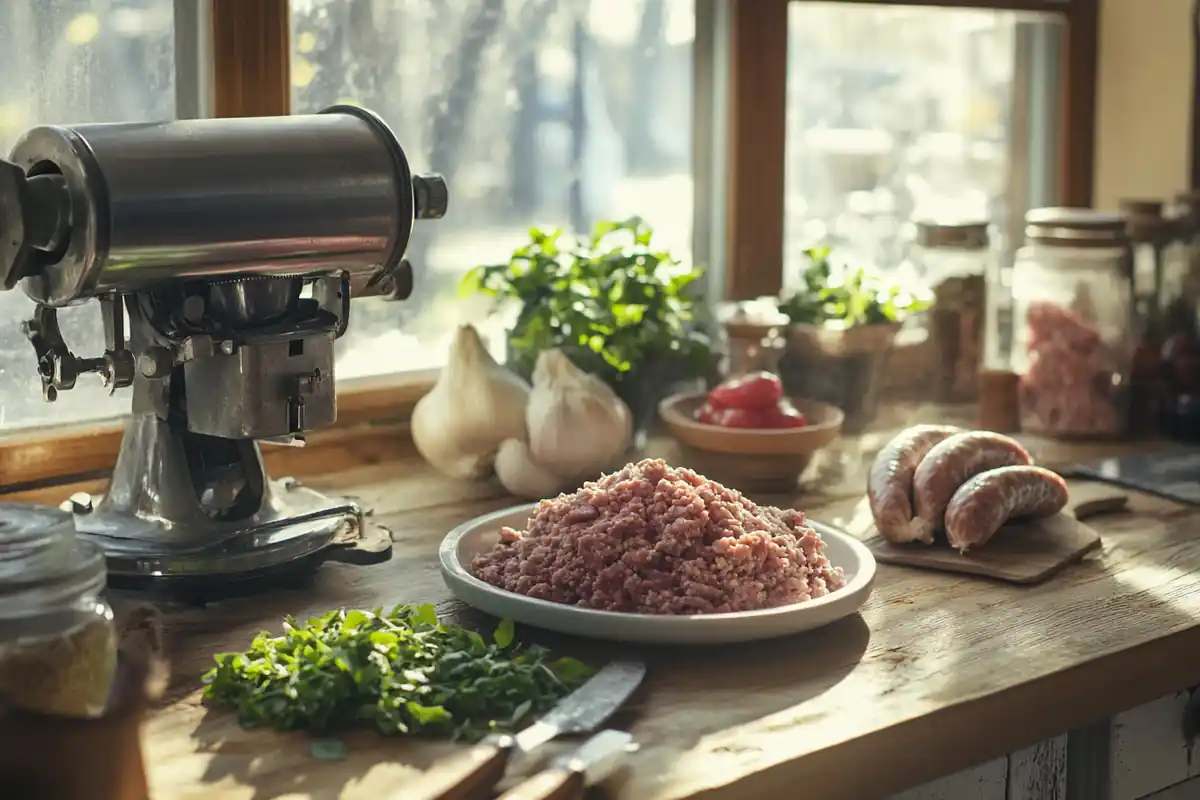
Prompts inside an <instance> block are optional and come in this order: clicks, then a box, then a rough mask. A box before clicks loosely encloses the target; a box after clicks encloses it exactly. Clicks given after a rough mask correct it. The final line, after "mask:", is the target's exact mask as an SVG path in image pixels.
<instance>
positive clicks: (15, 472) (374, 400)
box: [0, 370, 437, 495]
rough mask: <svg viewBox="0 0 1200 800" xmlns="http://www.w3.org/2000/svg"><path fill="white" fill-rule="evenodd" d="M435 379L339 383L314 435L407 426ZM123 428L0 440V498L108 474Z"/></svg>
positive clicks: (51, 431)
mask: <svg viewBox="0 0 1200 800" xmlns="http://www.w3.org/2000/svg"><path fill="white" fill-rule="evenodd" d="M436 378H437V370H419V371H413V372H409V373H404V374H402V375H390V376H381V377H375V378H358V379H350V380H345V381H342V382H340V384H339V386H338V419H337V422H336V423H335V424H334V426H333V428H332V429H329V430H327V431H322V432H315V433H319V434H321V438H322V439H325V440H328V438H329V434H334V433H336V432H338V431H346V430H348V429H353V428H361V427H364V426H368V425H370V426H375V425H382V424H386V423H393V424H397V423H405V422H407V420H408V418H409V416H410V415H411V414H412V409H413V406H415V405H416V403H417V401H418V400H420V399H421V397H423V396H424V395H425V394H426V393H427V392H428V391H429V389H430V388H431V387H432V386H433V382H434V380H435V379H436ZM124 423H125V419H124V418H123V417H117V418H109V419H105V420H92V421H89V422H86V423H78V424H75V425H69V426H53V427H50V426H47V427H38V428H27V429H23V430H18V431H13V432H11V433H8V434H5V435H3V436H0V495H8V494H12V493H14V492H26V491H28V490H31V489H36V488H37V487H39V486H45V485H48V484H61V483H69V482H73V481H81V480H87V479H91V478H96V477H100V476H104V475H107V473H108V472H109V471H110V470H111V469H112V467H113V464H114V463H115V462H116V458H117V452H118V450H119V448H120V446H121V435H122V433H123V431H124ZM289 449H291V448H289ZM324 449H325V448H315V449H313V450H312V451H311V452H312V455H311V457H313V458H317V457H320V454H321V453H322V452H323V451H324ZM294 452H295V455H294V456H293V457H292V458H291V459H290V462H291V463H294V462H297V461H302V460H303V459H305V458H306V457H308V448H296V449H294Z"/></svg>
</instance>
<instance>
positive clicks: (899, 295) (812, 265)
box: [779, 247, 929, 328]
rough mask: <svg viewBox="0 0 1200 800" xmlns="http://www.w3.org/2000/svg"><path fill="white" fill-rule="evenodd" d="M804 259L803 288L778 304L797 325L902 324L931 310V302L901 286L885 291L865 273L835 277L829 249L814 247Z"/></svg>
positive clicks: (859, 272)
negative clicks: (805, 262) (904, 289)
mask: <svg viewBox="0 0 1200 800" xmlns="http://www.w3.org/2000/svg"><path fill="white" fill-rule="evenodd" d="M804 255H805V258H806V259H807V260H808V264H807V266H806V267H805V269H804V272H803V273H802V274H801V279H802V285H801V287H800V288H799V289H798V290H796V291H795V292H793V293H792V294H791V295H790V296H788V297H786V298H784V299H783V300H781V301H780V303H779V310H780V311H782V312H783V313H784V314H785V315H786V316H787V318H788V319H789V320H791V322H792V323H794V324H797V325H827V324H831V325H837V326H839V327H844V328H854V327H858V326H860V325H877V324H880V323H890V322H901V321H903V320H904V319H905V318H906V317H907V316H909V315H910V314H915V313H918V312H920V311H924V310H925V309H926V308H928V307H929V302H928V300H924V299H919V298H917V297H914V296H912V295H910V294H908V293H906V292H904V291H903V290H902V289H900V287H898V286H886V287H885V286H883V285H881V284H880V283H879V281H877V280H875V279H873V278H872V277H870V276H869V275H867V273H866V270H864V269H861V268H859V269H856V270H850V269H846V270H842V271H840V273H839V274H835V272H834V269H833V266H832V264H831V263H830V250H829V248H828V247H814V248H811V249H809V250H806V251H805V253H804Z"/></svg>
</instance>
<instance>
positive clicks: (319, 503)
mask: <svg viewBox="0 0 1200 800" xmlns="http://www.w3.org/2000/svg"><path fill="white" fill-rule="evenodd" d="M271 497H272V498H273V500H272V502H271V504H270V505H269V506H268V507H266V508H264V510H262V511H260V512H259V513H258V514H256V515H255V516H254V517H253V518H251V519H250V520H247V521H244V522H242V523H222V522H217V521H210V520H207V519H206V520H200V521H197V522H196V523H194V524H193V525H190V526H187V525H180V524H169V523H164V522H163V521H162V520H159V519H154V518H149V517H143V516H139V515H137V514H136V513H131V512H130V511H128V510H127V509H124V508H120V507H115V506H114V505H112V504H110V503H109V502H106V501H105V500H103V499H100V498H98V497H96V498H93V497H92V496H90V495H75V496H73V497H72V498H71V499H70V500H69V501H68V502H67V503H65V504H64V509H65V510H70V511H72V512H73V513H74V514H75V526H76V530H77V531H78V533H79V535H80V536H82V537H84V538H86V539H90V540H91V541H93V542H94V543H95V544H96V545H97V546H99V547H100V548H101V549H102V550H103V551H104V554H105V556H106V560H107V563H108V573H109V586H110V587H112V588H113V589H116V590H119V591H131V590H132V591H149V592H150V593H152V594H160V595H168V596H171V597H173V598H176V599H190V600H196V601H205V600H211V599H217V598H224V597H230V596H237V595H244V594H251V593H257V592H260V591H269V590H274V589H278V588H283V587H286V586H288V585H293V584H295V585H299V584H303V583H304V582H305V581H306V580H307V579H308V578H309V577H310V576H311V575H312V573H313V571H314V570H315V568H316V567H318V566H320V565H321V564H322V563H324V562H325V561H343V562H348V563H354V564H373V563H381V562H384V561H387V560H388V559H389V558H390V557H391V551H392V542H391V534H390V532H389V531H388V530H387V529H386V528H384V527H382V526H380V525H376V524H374V523H372V522H371V521H369V520H368V519H367V518H366V517H365V515H364V514H363V512H362V510H361V509H360V508H359V506H358V505H357V504H356V503H354V502H352V501H349V500H345V499H334V498H327V497H325V496H324V495H322V494H319V493H317V492H315V491H312V490H311V489H307V488H305V487H303V486H301V485H300V484H299V483H298V482H296V481H294V480H292V479H289V478H284V479H281V480H278V481H272V486H271ZM196 542H201V543H203V544H201V545H199V546H197V545H196V544H195V543H196Z"/></svg>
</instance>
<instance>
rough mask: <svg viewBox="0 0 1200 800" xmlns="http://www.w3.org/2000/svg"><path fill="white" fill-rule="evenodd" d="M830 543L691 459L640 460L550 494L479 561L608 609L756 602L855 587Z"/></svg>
mask: <svg viewBox="0 0 1200 800" xmlns="http://www.w3.org/2000/svg"><path fill="white" fill-rule="evenodd" d="M824 550H825V543H824V542H823V541H822V540H821V537H820V536H819V535H818V534H817V532H816V531H814V530H813V529H812V528H811V527H809V526H808V525H807V524H805V521H804V514H803V513H801V512H799V511H795V510H792V509H779V508H772V507H770V506H760V505H757V504H756V503H754V502H752V501H751V500H749V499H747V498H745V497H742V495H741V494H740V493H738V492H736V491H733V490H731V489H727V488H725V487H724V486H722V485H720V484H719V483H714V482H713V481H710V480H708V479H707V478H705V477H704V476H702V475H697V474H696V473H695V472H693V471H692V470H690V469H677V468H674V467H670V466H668V465H667V464H666V462H664V461H662V460H658V459H647V460H645V461H640V462H638V463H636V464H629V465H628V466H626V467H625V468H624V469H622V470H621V471H620V472H615V473H613V474H610V475H604V476H601V477H600V479H599V480H596V481H594V482H591V483H586V484H584V486H583V488H581V489H580V490H579V491H577V492H574V493H572V494H563V495H559V496H558V497H556V498H554V499H552V500H543V501H541V502H540V503H539V504H538V505H537V508H536V509H534V512H533V516H531V517H530V519H529V521H528V523H526V529H525V530H524V531H518V530H514V529H512V528H503V529H502V530H501V531H500V542H499V544H497V545H496V547H495V548H494V549H492V550H491V551H489V552H486V553H481V554H479V555H478V556H476V557H475V559H474V560H473V561H472V563H471V569H472V571H473V572H474V573H475V575H476V576H478V577H479V578H480V579H481V580H483V581H486V582H487V583H490V584H492V585H493V586H498V587H500V588H501V589H506V590H508V591H510V592H516V593H517V594H522V595H526V596H528V597H536V598H540V599H542V600H550V601H553V602H556V603H566V604H569V605H575V606H580V607H582V608H594V609H599V610H603V611H625V612H635V613H643V614H703V613H718V612H728V611H754V610H758V609H764V608H773V607H775V606H782V605H788V604H791V603H799V602H802V601H805V600H809V599H811V598H814V597H821V596H823V595H826V594H829V593H830V592H832V591H835V590H837V589H840V588H841V587H842V586H844V585H845V577H844V576H843V574H842V570H841V568H836V567H833V566H832V565H831V564H830V563H829V559H828V558H826V557H825V553H824Z"/></svg>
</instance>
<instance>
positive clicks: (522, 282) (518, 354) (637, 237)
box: [460, 217, 711, 385]
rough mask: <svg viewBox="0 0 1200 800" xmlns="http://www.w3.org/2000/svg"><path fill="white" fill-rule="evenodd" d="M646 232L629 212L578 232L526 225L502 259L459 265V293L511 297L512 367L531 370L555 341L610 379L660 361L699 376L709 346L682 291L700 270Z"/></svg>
mask: <svg viewBox="0 0 1200 800" xmlns="http://www.w3.org/2000/svg"><path fill="white" fill-rule="evenodd" d="M652 238H653V231H652V230H651V228H650V226H649V225H647V224H646V223H645V221H643V220H641V219H640V218H637V217H633V218H630V219H627V220H623V221H618V222H601V223H599V224H597V225H596V227H595V229H594V230H593V231H592V235H591V236H590V237H586V238H575V239H572V238H569V237H567V236H565V235H564V233H563V231H562V230H543V229H540V228H533V229H531V230H530V231H529V242H528V243H527V244H525V245H523V246H521V247H519V248H517V249H516V250H514V251H513V253H512V255H511V256H510V257H509V260H508V261H507V262H506V263H503V264H493V265H490V266H481V267H476V268H475V269H473V270H471V271H470V272H469V273H467V275H466V276H465V277H464V278H463V282H462V284H461V287H460V291H461V293H462V294H464V295H469V294H474V293H483V294H486V295H490V296H492V297H494V298H496V300H497V305H501V306H502V305H503V304H505V303H508V302H513V301H515V302H516V303H517V304H518V305H519V308H520V312H519V314H518V316H517V320H516V323H515V325H514V326H513V329H512V331H511V333H510V335H509V347H510V359H512V360H514V361H515V362H516V364H515V366H517V367H518V369H520V370H524V371H528V370H529V369H531V368H532V364H533V362H534V360H536V358H537V355H538V353H540V352H542V351H543V350H546V349H549V348H560V349H562V350H564V351H565V352H566V353H567V355H568V356H569V357H570V358H571V360H572V361H573V362H574V363H575V365H576V366H578V367H579V368H580V369H583V370H585V371H587V372H590V373H593V374H596V375H599V376H601V377H602V378H604V379H605V380H607V381H608V382H609V383H610V384H614V385H616V384H619V383H620V382H621V381H622V379H623V378H625V377H626V376H627V375H629V374H631V373H634V374H636V373H637V372H638V370H639V369H640V368H641V367H643V366H644V365H648V364H650V365H656V366H657V365H659V364H662V363H663V362H667V361H669V362H675V363H676V364H682V365H683V366H684V367H685V368H686V369H687V370H688V372H689V374H690V375H699V374H703V373H704V371H705V370H706V369H707V368H708V366H709V364H710V363H711V345H710V342H709V340H708V338H707V337H706V336H705V335H704V334H703V333H702V332H701V331H700V330H699V329H698V328H697V327H696V324H695V317H694V309H695V303H696V298H694V297H693V296H692V295H691V293H690V292H691V287H692V285H693V284H694V283H695V281H696V280H697V279H698V278H699V277H700V276H701V275H702V274H703V271H702V270H700V269H690V270H689V269H686V268H684V267H683V266H682V265H681V264H680V262H679V261H678V260H676V259H674V258H672V256H671V254H670V253H669V252H667V251H664V250H658V249H655V248H654V247H653V245H652V241H651V240H652Z"/></svg>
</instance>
